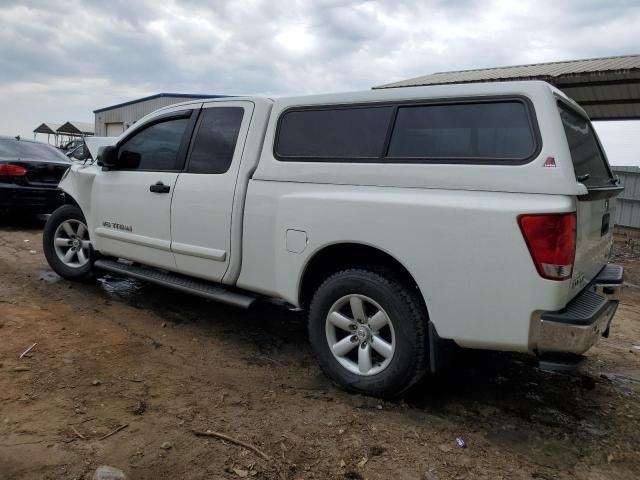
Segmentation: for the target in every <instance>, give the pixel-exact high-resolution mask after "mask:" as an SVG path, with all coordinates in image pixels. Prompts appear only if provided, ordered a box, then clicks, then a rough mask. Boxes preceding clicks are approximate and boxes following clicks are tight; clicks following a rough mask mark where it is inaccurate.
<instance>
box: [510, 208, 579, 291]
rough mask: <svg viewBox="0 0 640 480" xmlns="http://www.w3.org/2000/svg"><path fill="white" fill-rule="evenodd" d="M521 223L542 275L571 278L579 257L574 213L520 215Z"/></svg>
mask: <svg viewBox="0 0 640 480" xmlns="http://www.w3.org/2000/svg"><path fill="white" fill-rule="evenodd" d="M518 223H519V224H520V229H521V230H522V234H523V235H524V239H525V241H526V242H527V247H529V252H530V253H531V258H532V259H533V263H534V264H535V266H536V269H537V270H538V273H539V274H540V276H541V277H543V278H547V279H549V280H566V279H567V278H571V274H572V273H573V263H574V261H575V257H576V214H575V212H574V213H561V214H552V213H551V214H532V215H520V216H519V217H518Z"/></svg>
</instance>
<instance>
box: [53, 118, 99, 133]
mask: <svg viewBox="0 0 640 480" xmlns="http://www.w3.org/2000/svg"><path fill="white" fill-rule="evenodd" d="M93 132H94V126H93V123H89V122H75V121H74V122H72V121H68V122H66V123H64V124H62V125H61V126H60V127H59V128H58V129H57V130H56V133H58V134H60V133H62V134H71V135H93Z"/></svg>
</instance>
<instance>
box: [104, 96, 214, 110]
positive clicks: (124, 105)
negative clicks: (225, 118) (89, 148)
mask: <svg viewBox="0 0 640 480" xmlns="http://www.w3.org/2000/svg"><path fill="white" fill-rule="evenodd" d="M226 96H227V95H204V94H199V93H156V94H155V95H149V96H148V97H142V98H136V99H135V100H129V101H128V102H123V103H118V104H116V105H111V106H109V107H102V108H99V109H97V110H94V111H93V113H100V112H105V111H107V110H112V109H114V108H120V107H126V106H127V105H133V104H135V103H140V102H146V101H147V100H153V99H154V98H160V97H172V98H184V99H185V100H189V99H196V100H197V99H198V98H220V97H226Z"/></svg>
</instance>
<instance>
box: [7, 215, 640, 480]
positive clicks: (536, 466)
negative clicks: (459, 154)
mask: <svg viewBox="0 0 640 480" xmlns="http://www.w3.org/2000/svg"><path fill="white" fill-rule="evenodd" d="M41 227H42V224H41V223H39V222H33V223H29V224H23V225H15V224H14V225H7V224H6V223H5V224H2V225H0V479H1V480H5V479H58V478H63V479H90V478H92V476H93V472H94V471H95V469H96V467H97V466H98V465H101V464H107V465H112V466H115V467H118V468H120V469H122V470H123V471H124V472H125V473H126V474H127V476H128V478H130V479H202V478H207V479H218V478H225V479H238V478H256V479H302V478H305V479H307V478H309V479H394V480H403V479H416V480H418V479H424V480H434V479H511V478H514V479H529V478H535V479H556V478H562V479H564V478H578V479H593V480H596V479H623V478H624V479H637V478H639V477H640V402H639V399H640V349H638V348H634V345H640V287H638V285H640V240H636V245H635V246H633V245H631V244H630V243H629V242H628V241H627V239H626V237H620V238H619V240H620V242H618V245H617V248H616V255H615V258H616V260H617V261H621V262H624V263H625V265H626V268H627V280H628V282H629V283H631V284H633V285H635V286H629V287H628V288H626V290H625V292H624V297H623V299H622V302H621V305H620V308H619V310H618V314H617V316H616V318H615V323H614V324H613V326H612V331H611V336H610V338H608V339H603V340H602V341H601V342H600V343H599V345H598V346H597V347H595V348H594V349H592V350H591V351H590V352H589V355H588V359H587V360H586V362H585V363H584V365H583V367H582V368H581V370H580V371H579V372H577V373H574V374H559V373H548V372H543V371H541V370H539V369H538V368H537V367H536V364H535V362H534V361H533V360H532V359H530V358H529V357H526V356H520V355H510V354H497V353H487V352H464V354H461V355H460V358H459V365H458V366H457V367H455V368H454V369H453V370H452V371H450V372H448V373H447V375H445V376H443V378H440V379H438V380H433V379H432V380H430V381H425V382H423V383H421V384H420V385H418V386H417V387H416V388H414V389H413V390H412V391H410V392H409V393H408V394H407V395H406V396H405V397H404V398H403V399H401V400H398V401H394V402H387V401H384V402H383V401H380V400H376V399H372V398H367V397H363V396H357V395H350V394H346V393H344V392H342V391H340V390H338V389H336V388H335V387H333V386H332V385H331V384H330V383H329V382H328V381H327V380H326V379H325V378H324V376H323V375H322V374H321V373H320V371H319V369H318V368H317V367H316V363H315V361H314V359H313V356H312V354H311V351H310V347H309V345H308V343H307V340H306V331H305V325H304V321H303V318H302V317H301V316H300V315H298V314H295V313H291V312H288V311H284V310H280V309H278V308H276V307H273V306H268V305H263V306H258V307H256V308H254V309H253V310H252V311H250V312H245V311H242V310H236V309H233V308H230V307H225V306H221V305H218V304H215V303H211V302H207V301H205V300H202V299H198V298H195V297H191V296H188V295H183V294H180V293H176V292H173V291H170V290H166V289H163V288H161V287H155V286H152V285H146V284H143V283H140V282H136V281H132V280H126V279H120V278H115V277H105V278H103V279H101V280H99V281H96V282H95V283H93V284H86V285H84V284H82V285H80V284H72V283H69V282H66V281H63V280H61V279H59V278H58V277H57V276H56V275H55V274H53V273H52V272H51V271H50V270H49V268H48V266H47V264H46V262H45V259H44V257H43V255H42V248H41V234H40V229H41ZM36 342H37V345H36V347H35V348H33V350H32V351H31V352H30V353H28V354H27V355H25V356H24V357H23V358H22V359H19V358H18V357H19V356H20V354H21V353H22V352H23V351H25V350H26V349H27V348H28V347H29V346H31V345H32V344H33V343H36ZM123 426H124V428H122V429H121V430H119V431H117V432H116V433H114V434H113V435H111V436H107V434H109V433H112V432H114V431H115V430H117V429H118V428H119V427H123ZM203 430H213V431H217V432H221V433H224V434H226V435H229V436H232V437H234V438H236V439H239V440H241V441H244V442H248V443H250V444H252V445H254V446H255V447H257V448H258V449H259V450H261V451H262V452H264V453H265V454H266V455H267V456H268V457H269V460H265V459H263V458H261V457H260V456H259V455H257V454H256V453H254V452H252V451H249V450H247V449H245V448H242V447H240V446H238V445H236V444H234V443H231V442H226V441H221V440H219V439H217V438H208V437H199V436H196V435H195V434H194V433H193V432H194V431H203ZM456 438H463V439H464V441H465V442H466V448H460V447H459V446H458V445H457V444H456ZM163 447H164V448H163Z"/></svg>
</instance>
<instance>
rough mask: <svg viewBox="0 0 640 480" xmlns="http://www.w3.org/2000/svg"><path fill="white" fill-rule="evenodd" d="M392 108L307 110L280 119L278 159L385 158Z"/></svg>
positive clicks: (276, 149) (294, 111)
mask: <svg viewBox="0 0 640 480" xmlns="http://www.w3.org/2000/svg"><path fill="white" fill-rule="evenodd" d="M392 112H393V106H371V107H352V108H349V107H341V108H332V109H304V110H291V111H288V112H285V113H284V115H283V116H282V117H281V119H280V126H279V134H278V139H277V143H276V148H275V152H276V156H278V157H279V158H280V159H282V160H289V159H291V160H298V161H304V160H308V161H317V160H332V159H344V160H347V161H348V160H356V161H357V160H358V159H377V158H380V157H381V156H382V155H383V148H384V145H385V140H386V135H387V130H388V128H389V123H390V121H391V114H392Z"/></svg>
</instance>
